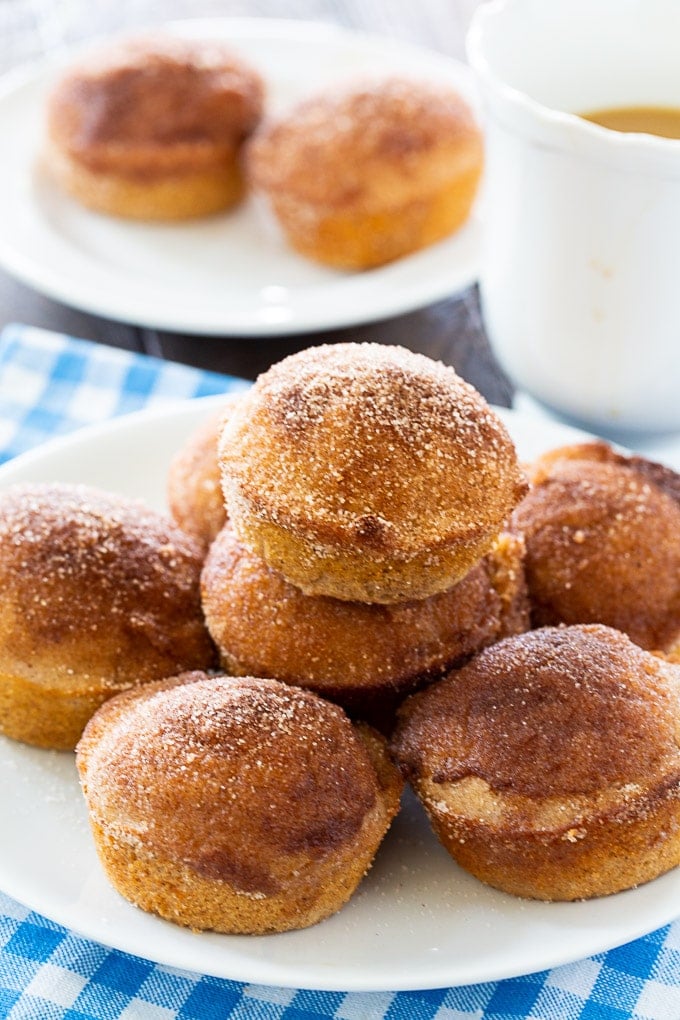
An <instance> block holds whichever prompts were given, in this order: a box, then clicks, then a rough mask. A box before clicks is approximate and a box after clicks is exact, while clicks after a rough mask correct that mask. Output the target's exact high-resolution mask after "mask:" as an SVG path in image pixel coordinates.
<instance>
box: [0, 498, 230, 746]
mask: <svg viewBox="0 0 680 1020" xmlns="http://www.w3.org/2000/svg"><path fill="white" fill-rule="evenodd" d="M201 564H202V556H201V550H200V548H199V546H198V545H197V544H196V543H195V542H194V541H193V539H191V538H190V537H189V536H187V535H186V534H184V532H182V531H181V530H180V529H179V528H177V527H176V526H175V525H174V524H173V523H172V522H171V521H170V520H169V519H166V518H164V517H162V516H161V515H160V514H157V513H155V512H154V511H151V510H149V509H148V508H146V507H144V506H143V505H142V504H141V503H137V502H134V501H132V500H126V499H124V498H122V497H119V496H114V495H110V494H108V493H105V492H101V491H99V490H96V489H92V488H88V487H86V486H74V485H61V484H42V485H24V486H16V487H14V488H11V489H8V490H6V491H5V492H3V493H2V494H1V495H0V587H1V588H2V592H3V597H2V602H1V604H0V728H2V730H3V732H5V733H6V734H8V735H9V736H13V737H15V738H16V739H19V740H24V741H26V742H28V743H34V744H38V745H39V746H46V747H57V748H73V747H74V746H75V743H76V741H77V740H78V738H79V736H80V733H81V732H82V729H83V726H84V725H85V723H86V722H87V720H88V718H89V717H90V716H91V715H92V713H93V712H94V711H95V709H96V708H97V707H98V706H99V705H100V704H101V703H102V702H103V701H104V700H106V699H107V698H109V697H111V696H112V695H113V694H115V693H117V692H118V691H121V690H124V689H126V688H128V687H131V686H134V685H137V684H141V683H145V682H147V681H149V680H155V679H158V678H159V677H163V676H167V675H168V674H169V673H176V672H177V671H178V670H182V669H187V668H205V667H208V666H210V665H211V664H212V662H213V657H214V649H213V646H212V643H211V641H210V638H209V635H208V633H207V631H206V629H205V625H204V621H203V615H202V612H201V606H200V593H199V575H200V570H201Z"/></svg>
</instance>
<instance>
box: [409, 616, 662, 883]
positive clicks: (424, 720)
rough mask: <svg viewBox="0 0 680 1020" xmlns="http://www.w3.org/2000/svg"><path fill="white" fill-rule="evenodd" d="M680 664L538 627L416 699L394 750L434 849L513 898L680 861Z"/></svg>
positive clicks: (630, 876) (618, 640) (591, 630)
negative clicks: (439, 846)
mask: <svg viewBox="0 0 680 1020" xmlns="http://www.w3.org/2000/svg"><path fill="white" fill-rule="evenodd" d="M679 741H680V667H678V666H676V665H672V664H670V663H667V662H665V661H663V660H661V659H660V658H658V657H656V656H653V655H650V654H649V652H645V651H643V650H642V649H640V648H639V647H638V646H637V645H634V644H633V643H632V642H631V641H630V640H629V639H628V638H627V637H626V636H625V635H624V634H621V633H620V632H618V631H616V630H613V629H611V628H609V627H603V626H600V625H595V624H593V625H582V626H581V625H579V626H573V627H563V628H552V627H545V628H542V629H540V630H535V631H530V632H529V633H526V634H522V635H520V636H519V637H510V638H507V639H506V640H505V641H501V642H499V643H498V644H496V645H493V646H492V647H490V648H487V649H485V650H484V651H482V652H480V653H479V655H478V656H476V657H475V658H474V659H472V660H471V662H470V663H468V665H466V666H464V667H463V668H462V669H461V670H459V671H458V672H454V673H451V674H450V675H449V676H448V677H447V678H446V679H444V680H442V681H441V682H440V683H438V684H435V685H434V686H432V687H430V688H428V689H427V690H426V691H423V692H422V693H420V694H416V695H414V696H413V697H412V698H410V699H409V700H408V701H407V702H406V703H405V705H404V706H403V708H402V710H401V721H400V724H399V728H398V731H397V733H396V735H395V737H394V740H393V745H392V746H393V752H394V754H395V755H396V758H397V759H398V761H399V762H400V764H401V767H402V770H403V772H404V774H405V775H406V776H407V777H408V778H409V780H410V781H411V783H412V784H413V786H414V788H415V790H416V792H417V793H418V796H419V797H420V799H421V800H422V802H423V804H424V806H425V808H426V810H427V812H428V814H429V816H430V820H431V821H432V824H433V827H434V829H435V831H436V833H437V835H438V836H439V838H440V840H441V842H442V843H443V844H444V846H445V847H446V849H447V850H448V851H449V853H451V855H452V856H453V857H454V858H455V860H456V861H457V862H458V863H459V864H460V865H461V866H462V867H463V868H465V869H466V870H468V871H470V872H471V873H472V874H473V875H476V876H477V878H480V879H481V880H482V881H484V882H487V883H488V884H489V885H492V886H495V887H496V888H498V889H502V890H504V891H506V892H510V893H514V894H515V895H518V896H527V897H533V898H536V899H543V900H575V899H581V898H584V897H590V896H603V895H607V894H608V893H614V892H618V891H619V890H622V889H628V888H631V887H633V886H635V885H639V884H640V883H642V882H647V881H649V880H650V879H652V878H655V877H656V876H657V875H660V874H662V873H663V872H665V871H668V870H669V869H670V868H674V867H676V866H677V865H678V863H680V748H679Z"/></svg>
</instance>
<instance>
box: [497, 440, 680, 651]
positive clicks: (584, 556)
mask: <svg viewBox="0 0 680 1020" xmlns="http://www.w3.org/2000/svg"><path fill="white" fill-rule="evenodd" d="M530 472H531V480H532V483H533V485H532V490H531V492H530V493H529V495H528V496H527V497H526V498H525V499H524V500H523V501H522V503H521V504H520V506H519V507H518V508H517V510H516V512H515V515H514V518H513V519H514V522H515V525H516V527H517V528H518V529H519V530H520V531H521V532H522V533H523V534H524V536H525V540H526V544H527V582H528V586H529V593H530V597H531V603H532V617H533V621H534V624H535V625H537V626H540V625H543V624H556V623H606V624H609V625H610V626H612V627H616V628H618V629H619V630H622V631H624V632H625V633H627V634H628V635H629V637H631V638H632V639H633V641H635V642H636V643H637V644H639V645H641V646H642V647H643V648H647V649H650V650H654V649H657V650H662V651H665V652H668V653H669V654H675V652H676V651H677V646H678V644H679V643H680V476H679V475H677V474H676V473H675V472H673V471H671V470H670V469H669V468H664V467H662V466H661V465H660V464H654V463H652V462H650V461H646V460H644V459H643V458H642V457H627V456H624V455H622V454H619V453H616V452H615V451H614V450H612V449H611V447H609V446H608V445H607V444H606V443H586V444H582V445H575V446H568V447H561V448H559V449H557V450H553V451H551V452H550V453H548V454H546V455H545V456H544V457H541V458H540V459H539V460H538V461H537V462H536V463H535V464H534V465H533V467H532V468H531V469H530Z"/></svg>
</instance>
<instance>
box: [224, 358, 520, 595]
mask: <svg viewBox="0 0 680 1020" xmlns="http://www.w3.org/2000/svg"><path fill="white" fill-rule="evenodd" d="M219 457H220V465H221V470H222V483H223V488H224V493H225V498H226V502H227V507H228V511H229V516H230V519H231V521H232V524H233V527H234V530H235V532H236V534H237V535H238V537H239V539H240V540H241V541H242V542H243V544H244V545H245V546H246V547H248V548H249V549H251V551H253V552H255V553H256V554H257V555H260V556H261V557H262V558H263V559H264V560H265V561H266V562H267V563H268V564H269V565H270V566H271V567H273V568H274V569H276V570H278V571H279V572H280V573H281V574H283V576H284V577H285V578H286V579H287V580H289V581H290V582H291V583H293V584H295V585H297V586H298V587H299V588H301V589H302V590H303V591H304V592H305V593H306V594H316V595H329V596H332V597H335V598H340V599H346V600H349V601H364V602H381V603H391V602H399V601H408V600H410V599H416V598H426V597H427V596H429V595H432V594H436V593H437V592H438V591H443V590H445V589H447V588H449V587H451V586H452V585H453V584H455V583H456V581H458V580H460V579H461V578H462V577H463V576H464V575H465V573H467V571H468V570H469V569H470V568H471V567H472V565H473V564H474V563H475V562H477V561H478V560H479V559H480V558H481V557H482V556H483V555H484V554H485V553H486V552H487V551H488V550H489V548H490V547H491V545H492V543H493V541H494V539H495V538H496V536H497V535H498V533H499V531H500V529H501V527H502V525H503V522H504V520H505V519H506V517H507V516H508V514H509V513H510V511H511V510H512V509H513V507H514V506H515V505H516V503H517V502H518V500H519V499H520V498H521V496H522V495H523V493H524V491H525V488H526V483H525V481H524V478H523V476H522V474H521V472H520V470H519V467H518V465H517V458H516V453H515V449H514V446H513V444H512V441H511V439H510V437H509V435H508V433H507V431H506V429H505V427H504V426H503V424H502V423H501V421H500V419H499V418H498V417H497V415H496V414H495V413H494V412H493V411H492V410H491V409H490V408H489V406H488V405H487V404H486V402H485V401H484V399H483V398H482V397H481V396H480V395H479V393H477V391H476V390H474V389H473V387H471V386H469V385H468V384H467V383H465V382H464V381H463V380H462V379H461V378H460V377H459V376H458V375H456V373H455V371H454V370H453V369H452V368H448V367H446V366H444V365H443V364H441V363H440V362H435V361H432V360H430V359H429V358H425V357H423V356H422V355H418V354H413V353H412V352H410V351H407V350H405V349H403V348H399V347H387V346H382V345H379V344H336V345H324V346H321V347H315V348H309V349H307V350H305V351H302V352H300V353H298V354H295V355H292V356H291V357H288V358H286V359H285V360H284V361H282V362H280V363H278V364H277V365H274V366H273V367H272V368H270V369H269V370H268V371H267V372H265V373H264V374H263V375H261V376H260V377H259V379H258V380H257V382H256V384H255V385H254V386H253V388H252V389H251V390H250V391H249V392H248V393H247V394H246V395H245V396H244V398H243V400H242V401H241V402H240V404H239V406H238V408H237V409H236V411H235V412H234V414H233V415H232V417H231V419H230V420H229V421H228V422H227V423H226V425H225V427H224V430H223V432H222V437H221V439H220V445H219Z"/></svg>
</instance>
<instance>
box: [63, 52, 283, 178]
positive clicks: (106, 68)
mask: <svg viewBox="0 0 680 1020" xmlns="http://www.w3.org/2000/svg"><path fill="white" fill-rule="evenodd" d="M262 102H263V86H262V81H261V79H260V77H259V75H258V74H257V73H256V72H255V71H253V70H252V69H251V68H249V67H248V66H247V65H246V64H245V63H244V62H243V61H242V60H240V59H239V58H238V57H237V56H236V55H235V54H234V53H233V52H232V50H231V49H230V48H229V47H228V46H225V45H223V44H221V43H219V42H208V41H200V42H199V41H192V40H189V39H180V38H175V37H173V36H159V35H154V36H153V37H148V38H146V37H140V38H133V39H128V40H124V41H121V42H119V43H117V44H112V45H109V46H107V47H105V48H103V49H100V50H98V51H96V52H95V53H92V54H89V55H88V56H86V57H85V58H84V59H83V60H82V61H80V62H79V63H78V64H76V65H75V66H73V67H72V68H70V69H69V70H68V71H67V72H66V73H65V74H64V76H63V77H62V78H61V80H60V81H59V82H58V84H57V85H56V86H55V89H54V91H53V92H52V95H51V97H50V103H49V109H48V129H49V133H50V136H51V138H52V141H53V142H55V143H56V144H57V145H59V146H60V147H61V148H63V149H64V150H66V151H67V152H68V153H69V154H70V155H71V156H72V157H73V158H75V159H77V160H78V161H79V162H80V163H82V164H83V165H84V166H86V167H87V168H88V169H90V170H94V171H105V172H110V171H114V172H116V173H120V174H124V175H129V176H132V177H134V176H137V175H141V176H142V177H156V176H162V175H163V174H166V173H173V174H174V173H178V172H180V171H182V170H186V169H196V168H197V167H204V166H206V165H207V164H212V163H214V162H215V161H219V160H221V159H223V158H224V156H225V155H226V154H231V153H232V152H233V150H234V149H235V148H236V147H237V146H239V145H240V143H241V142H242V141H243V139H244V138H246V137H247V136H248V135H249V134H250V133H251V132H252V130H253V129H254V127H255V126H256V124H257V122H258V120H259V118H260V115H261V110H262Z"/></svg>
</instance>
